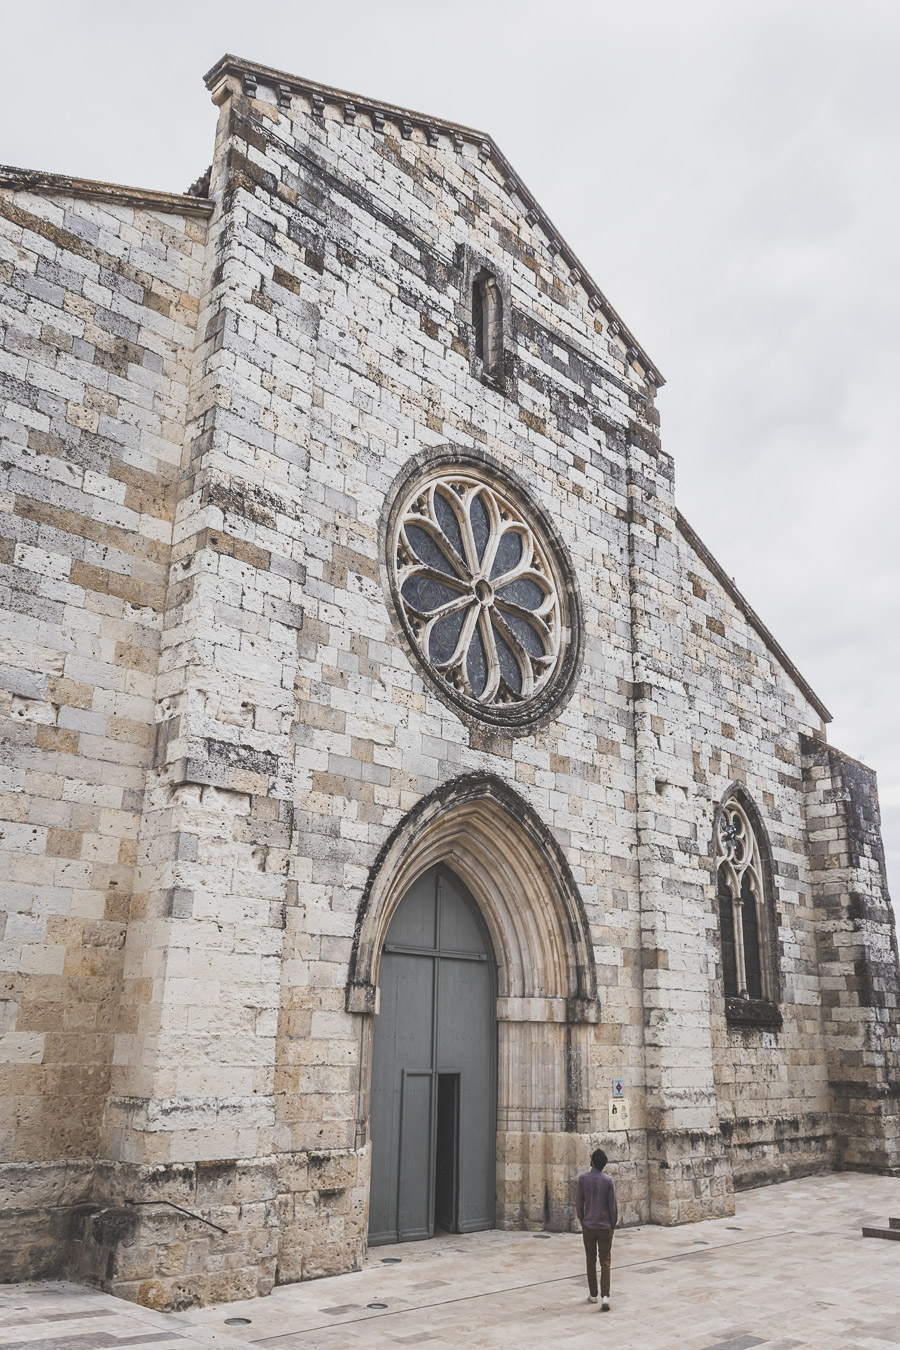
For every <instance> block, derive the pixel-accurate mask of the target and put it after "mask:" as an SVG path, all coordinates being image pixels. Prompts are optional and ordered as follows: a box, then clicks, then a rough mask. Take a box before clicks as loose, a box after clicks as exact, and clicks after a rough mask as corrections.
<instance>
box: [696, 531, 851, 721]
mask: <svg viewBox="0 0 900 1350" xmlns="http://www.w3.org/2000/svg"><path fill="white" fill-rule="evenodd" d="M675 520H676V524H677V525H678V529H679V532H680V533H681V535H682V536H683V537H684V539H686V540H687V542H688V543H689V544H690V546H691V548H692V549H693V550H694V552H695V553H696V555H697V557H698V558H699V559H700V561H701V562H702V563H704V564H705V566H706V567H707V568H708V569H709V571H710V572H712V574H713V576H714V577H715V579H716V581H718V583H719V585H720V586H721V587H722V589H723V591H725V592H726V593H727V594H728V595H729V596H730V597H731V599H732V600H733V601H734V603H735V604H736V605H737V607H738V609H739V610H740V612H741V613H742V614H743V616H744V618H745V619H746V620H747V622H748V623H749V625H750V627H751V628H752V629H753V630H754V632H755V633H756V634H757V635H758V636H759V637H761V638H762V640H763V642H764V643H765V645H766V646H767V647H768V649H769V651H770V652H771V653H772V655H773V656H774V657H775V660H776V661H777V662H778V663H779V665H781V666H782V667H783V669H784V671H785V673H786V674H787V675H789V676H790V678H791V679H792V680H793V682H794V684H795V685H796V686H797V688H798V689H799V690H800V692H801V694H802V695H803V696H804V698H805V699H806V700H807V701H808V702H809V703H811V704H812V706H813V707H814V708H815V710H816V712H817V713H818V714H819V716H820V717H821V719H822V721H823V722H830V721H831V720H832V717H831V713H830V712H829V711H828V709H827V708H826V707H825V704H824V703H823V702H822V700H821V699H820V698H819V696H818V694H817V693H816V691H815V690H814V689H813V688H812V686H811V685H810V684H808V683H807V682H806V680H805V679H804V678H803V676H802V675H801V674H800V672H799V670H798V669H797V667H796V666H795V665H794V663H793V661H792V660H791V658H790V657H789V656H788V654H787V653H786V652H785V650H784V648H783V647H782V646H780V644H779V643H777V642H776V641H775V639H774V637H773V636H772V634H771V633H770V632H769V630H768V628H767V627H766V625H765V624H764V623H763V621H762V619H761V618H760V617H759V615H758V614H757V612H756V610H755V609H754V608H753V606H752V605H751V604H750V601H749V600H747V599H745V598H744V596H743V595H742V594H741V592H740V591H739V590H738V588H737V586H735V584H734V582H733V581H732V579H731V577H730V576H729V575H728V573H727V572H726V571H725V569H724V567H723V566H722V564H721V563H719V562H717V561H716V559H715V558H714V557H713V555H712V554H711V553H710V551H709V549H708V548H707V547H706V545H705V544H704V542H703V540H702V539H701V538H700V536H699V535H698V534H695V533H694V531H693V530H692V529H691V527H690V525H689V524H688V523H687V521H686V520H685V518H684V516H683V515H682V514H681V512H680V511H676V512H675Z"/></svg>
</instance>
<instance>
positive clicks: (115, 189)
mask: <svg viewBox="0 0 900 1350" xmlns="http://www.w3.org/2000/svg"><path fill="white" fill-rule="evenodd" d="M0 188H11V189H12V190H13V191H14V192H39V193H51V192H56V193H60V194H62V195H63V196H66V197H83V198H88V199H91V200H93V201H102V202H112V203H114V204H115V205H117V206H133V207H134V206H136V207H140V208H142V209H143V210H145V211H162V212H165V213H166V214H168V215H179V216H203V217H204V218H206V217H208V216H211V215H212V213H213V211H214V210H215V209H216V208H215V202H212V201H209V200H208V199H206V198H204V197H190V196H186V195H182V194H181V193H177V192H155V191H153V189H152V188H136V187H125V186H123V185H122V184H121V183H101V182H98V181H96V180H94V179H91V178H70V177H69V176H68V175H67V174H62V173H44V172H43V171H42V170H41V169H20V168H18V167H17V166H16V165H14V164H0Z"/></svg>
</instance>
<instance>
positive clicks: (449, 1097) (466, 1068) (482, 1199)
mask: <svg viewBox="0 0 900 1350" xmlns="http://www.w3.org/2000/svg"><path fill="white" fill-rule="evenodd" d="M378 986H379V989H380V990H381V1006H380V1012H379V1013H378V1016H377V1017H376V1018H375V1030H374V1043H373V1047H372V1094H371V1099H372V1105H371V1136H372V1183H371V1188H370V1194H369V1242H370V1243H371V1244H372V1245H376V1244H378V1243H385V1242H411V1241H413V1240H415V1239H416V1238H426V1237H431V1236H432V1234H433V1233H434V1225H435V1203H436V1200H437V1205H438V1208H439V1211H440V1212H439V1215H438V1221H439V1223H440V1224H441V1225H446V1226H449V1227H451V1228H452V1230H453V1231H454V1232H460V1233H470V1232H474V1231H475V1230H476V1229H479V1228H493V1226H494V1221H495V1208H496V1205H495V1193H494V1191H495V1187H494V1163H495V1156H496V1114H497V1113H496V1044H497V1023H496V976H495V966H494V959H493V953H492V951H491V944H490V938H489V937H488V933H487V930H486V928H485V926H484V921H483V920H482V918H481V915H480V914H479V912H478V908H477V906H476V905H475V902H474V901H473V900H472V899H471V897H470V896H469V895H468V894H467V892H466V891H465V889H464V887H463V885H462V883H461V882H460V881H459V880H458V879H457V878H456V877H454V876H453V874H452V872H449V871H448V870H447V869H446V868H444V867H433V868H432V869H431V870H430V871H429V872H426V873H425V874H424V876H421V877H420V878H419V880H418V881H416V882H415V883H414V884H413V885H412V886H411V887H410V889H409V891H407V893H406V895H405V896H404V897H403V899H402V901H401V902H400V906H399V908H398V909H397V912H396V914H395V915H394V917H393V919H392V920H391V924H390V927H389V929H388V933H387V938H386V941H385V945H384V951H383V953H382V956H381V965H380V969H379V977H378Z"/></svg>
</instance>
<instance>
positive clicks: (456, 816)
mask: <svg viewBox="0 0 900 1350" xmlns="http://www.w3.org/2000/svg"><path fill="white" fill-rule="evenodd" d="M438 863H443V864H445V865H446V866H447V867H449V868H450V869H452V871H453V872H454V873H455V874H456V875H457V876H458V877H459V878H460V880H461V881H462V882H463V883H464V884H465V886H466V887H467V888H468V890H469V892H470V893H471V895H472V897H473V899H474V900H475V901H476V903H477V904H478V907H479V909H480V911H481V913H482V915H483V917H484V921H485V923H486V925H487V927H488V930H489V932H490V937H491V942H492V944H493V949H494V953H495V955H496V960H497V992H498V998H497V1023H498V1046H497V1057H498V1085H497V1107H498V1110H497V1178H498V1184H497V1195H498V1205H497V1222H498V1226H501V1227H518V1226H521V1225H523V1224H525V1225H527V1226H529V1227H541V1226H546V1227H551V1228H568V1227H569V1226H570V1224H571V1217H572V1216H571V1202H570V1198H569V1195H568V1183H567V1169H568V1168H569V1166H570V1165H571V1164H572V1163H573V1162H574V1161H575V1159H576V1157H577V1156H578V1155H579V1152H583V1151H584V1143H583V1140H582V1138H581V1137H580V1136H581V1135H582V1134H584V1133H587V1132H588V1131H589V1130H590V1121H589V1113H588V1063H589V1049H590V1043H591V1039H592V1031H591V1024H593V1023H596V1022H598V1021H599V1020H600V1004H599V1001H598V999H597V981H596V968H595V964H594V958H593V945H592V941H591V935H590V928H589V925H588V920H587V915H586V913H585V909H584V904H583V902H582V900H581V897H580V895H579V893H578V889H577V887H576V885H575V881H574V879H573V877H572V874H571V871H570V869H569V867H568V864H567V862H566V860H565V857H564V856H563V853H562V850H561V849H560V847H559V845H558V844H557V842H556V840H555V839H554V838H553V835H552V834H551V833H550V831H549V830H548V829H547V827H546V826H545V825H544V824H543V822H542V821H541V820H540V818H539V817H538V816H537V814H536V812H535V811H534V810H533V808H531V807H530V806H529V805H528V804H527V803H526V802H525V801H524V800H523V799H522V798H521V797H520V796H519V794H518V793H517V792H515V791H514V790H513V789H512V788H511V787H509V785H508V784H506V783H504V782H503V781H502V780H501V779H499V778H496V777H494V776H493V775H482V774H467V775H463V776H461V777H459V778H456V779H453V780H452V781H451V782H449V783H447V784H445V785H444V786H442V787H441V788H439V789H438V790H437V791H435V792H434V793H432V794H430V795H429V796H428V797H426V798H424V799H423V800H422V801H421V802H419V804H418V805H417V806H416V807H415V808H414V809H413V810H412V811H411V812H410V813H409V814H408V815H407V816H406V817H405V818H404V819H403V821H401V823H400V825H399V826H398V827H397V828H396V829H395V831H394V832H393V834H392V835H391V837H390V838H389V839H388V840H387V842H386V844H385V846H384V848H383V849H382V851H381V853H380V855H379V857H378V859H377V860H376V863H375V865H374V866H373V868H372V870H371V873H370V876H369V880H368V884H367V886H366V889H365V892H364V895H363V899H362V902H361V904H360V909H359V915H358V919H357V925H356V933H355V937H354V944H353V955H352V959H351V963H350V978H349V981H348V985H347V1009H348V1011H350V1012H356V1013H362V1014H371V1015H375V1014H376V1013H377V1007H378V994H377V983H378V966H379V960H380V955H381V951H382V947H383V944H384V940H385V934H386V933H387V929H388V926H389V924H390V922H391V919H392V917H393V915H394V913H395V911H396V909H397V906H398V905H399V904H400V901H401V900H402V898H403V896H404V895H405V894H406V893H407V891H408V890H409V887H410V886H411V885H412V883H413V882H414V881H415V880H416V879H417V877H419V876H421V875H422V874H423V873H424V872H425V871H427V870H428V869H429V868H430V867H433V866H435V865H436V864H438ZM366 1023H367V1027H366V1030H365V1031H364V1033H363V1047H362V1048H363V1054H362V1065H363V1071H362V1074H361V1081H360V1102H359V1124H360V1128H361V1134H362V1136H363V1137H365V1133H366V1129H367V1121H368V1114H369V1109H368V1097H369V1067H368V1065H369V1047H370V1045H371V1034H370V1032H371V1018H370V1017H367V1018H366Z"/></svg>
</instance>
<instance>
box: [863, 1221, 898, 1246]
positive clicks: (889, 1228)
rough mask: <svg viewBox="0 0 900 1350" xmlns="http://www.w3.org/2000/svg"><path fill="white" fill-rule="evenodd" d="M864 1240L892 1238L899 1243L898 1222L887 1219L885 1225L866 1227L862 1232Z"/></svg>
mask: <svg viewBox="0 0 900 1350" xmlns="http://www.w3.org/2000/svg"><path fill="white" fill-rule="evenodd" d="M862 1235H863V1237H864V1238H892V1239H893V1240H894V1241H895V1242H900V1220H897V1219H888V1221H887V1224H886V1225H885V1226H882V1225H881V1224H877V1225H876V1224H871V1225H867V1226H866V1227H865V1228H863V1230H862Z"/></svg>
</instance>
